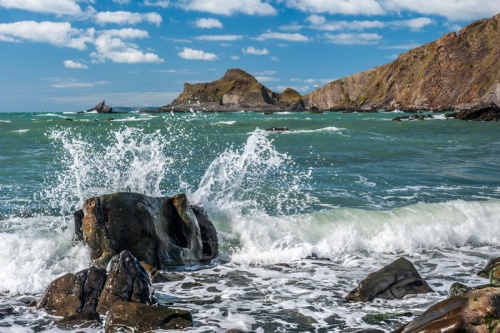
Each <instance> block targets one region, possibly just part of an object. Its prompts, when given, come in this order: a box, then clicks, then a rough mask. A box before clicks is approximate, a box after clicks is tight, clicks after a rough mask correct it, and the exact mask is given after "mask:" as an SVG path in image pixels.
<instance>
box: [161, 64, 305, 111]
mask: <svg viewBox="0 0 500 333" xmlns="http://www.w3.org/2000/svg"><path fill="white" fill-rule="evenodd" d="M191 108H193V109H196V110H204V111H234V110H246V109H248V110H253V111H264V110H265V111H268V110H271V111H280V110H291V109H294V110H296V109H302V108H303V103H302V97H301V95H300V94H299V93H298V92H296V91H295V90H293V89H290V88H288V89H286V90H285V91H284V92H283V93H281V94H278V93H275V92H272V91H271V90H270V89H268V88H266V87H265V86H264V85H262V84H260V83H259V82H258V81H257V79H256V78H255V77H253V76H252V75H250V74H248V73H247V72H245V71H243V70H241V69H229V70H228V71H227V72H226V74H225V75H224V76H223V77H222V78H220V79H218V80H216V81H212V82H208V83H196V84H190V83H185V84H184V90H183V92H182V93H181V94H180V95H179V97H177V98H176V99H175V100H174V101H173V102H172V103H171V104H170V105H168V106H166V107H163V108H162V109H165V110H170V109H171V110H173V111H189V109H191Z"/></svg>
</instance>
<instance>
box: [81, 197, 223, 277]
mask: <svg viewBox="0 0 500 333" xmlns="http://www.w3.org/2000/svg"><path fill="white" fill-rule="evenodd" d="M193 207H194V206H190V205H189V201H188V199H187V197H186V195H185V194H178V195H175V196H173V197H158V198H155V197H149V196H146V195H144V194H139V193H125V192H121V193H115V194H107V195H102V196H99V197H94V198H90V199H87V200H86V201H85V204H84V206H83V212H84V218H83V221H82V230H83V240H84V242H85V243H86V244H88V245H89V247H90V253H91V259H92V260H93V262H94V263H95V265H97V266H99V267H105V266H106V265H107V264H108V262H109V260H110V259H111V257H113V256H115V255H117V254H118V253H120V252H121V251H123V250H128V251H130V253H131V254H132V255H133V256H134V257H136V258H137V259H138V260H139V261H143V262H146V263H147V264H149V265H152V266H154V267H157V268H158V269H164V268H167V267H170V266H181V265H189V264H199V263H200V262H206V261H210V260H212V259H214V258H215V257H216V256H217V254H218V244H217V232H216V230H215V227H214V226H213V224H212V222H210V220H209V219H208V217H207V216H206V214H204V212H203V210H202V209H201V208H193Z"/></svg>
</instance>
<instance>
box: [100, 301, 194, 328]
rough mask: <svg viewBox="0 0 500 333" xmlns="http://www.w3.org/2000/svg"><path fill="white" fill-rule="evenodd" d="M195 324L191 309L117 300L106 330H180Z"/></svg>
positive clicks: (109, 314)
mask: <svg viewBox="0 0 500 333" xmlns="http://www.w3.org/2000/svg"><path fill="white" fill-rule="evenodd" d="M191 326H193V317H192V315H191V313H190V312H189V311H185V310H177V309H170V308H167V307H163V306H151V305H145V304H140V303H128V302H115V303H114V304H113V306H112V307H111V309H110V310H109V313H108V317H107V319H106V327H105V332H106V333H111V332H121V331H122V330H123V329H129V330H130V329H131V330H133V332H149V331H153V330H160V329H162V330H180V329H184V328H187V327H191Z"/></svg>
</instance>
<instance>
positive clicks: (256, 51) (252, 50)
mask: <svg viewBox="0 0 500 333" xmlns="http://www.w3.org/2000/svg"><path fill="white" fill-rule="evenodd" d="M241 51H242V52H243V54H254V55H266V54H269V51H268V50H267V49H262V50H259V49H256V48H255V47H253V46H250V47H247V48H246V49H241Z"/></svg>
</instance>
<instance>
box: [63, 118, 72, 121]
mask: <svg viewBox="0 0 500 333" xmlns="http://www.w3.org/2000/svg"><path fill="white" fill-rule="evenodd" d="M65 120H67V121H73V119H71V118H66V119H65Z"/></svg>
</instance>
